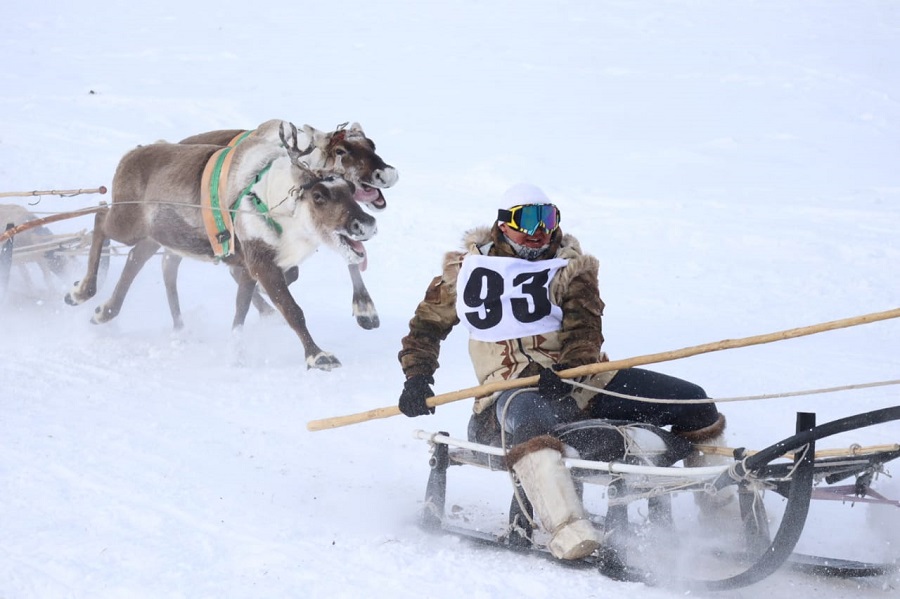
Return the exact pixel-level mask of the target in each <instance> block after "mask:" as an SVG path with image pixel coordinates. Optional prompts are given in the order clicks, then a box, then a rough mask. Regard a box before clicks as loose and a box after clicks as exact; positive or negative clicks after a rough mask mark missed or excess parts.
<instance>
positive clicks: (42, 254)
mask: <svg viewBox="0 0 900 599" xmlns="http://www.w3.org/2000/svg"><path fill="white" fill-rule="evenodd" d="M36 218H37V217H36V216H35V215H34V214H32V213H31V212H30V211H29V210H28V209H27V208H25V207H24V206H19V205H18V204H0V232H2V231H3V229H4V228H5V227H7V226H8V225H21V224H23V223H26V222H30V221H33V220H35V219H36ZM75 237H76V236H74V235H73V236H72V237H71V238H70V239H67V241H71V239H72V238H75ZM10 244H11V245H12V242H10ZM63 246H64V243H63V242H62V241H60V236H54V235H53V232H52V231H50V229H48V228H47V227H45V226H38V227H34V228H30V229H28V230H26V231H22V232H21V233H18V234H17V235H16V236H15V247H16V248H17V250H16V254H21V260H17V261H16V262H17V264H18V266H19V267H20V270H21V274H22V277H23V279H24V280H25V283H26V285H27V286H28V287H32V282H31V277H30V275H29V274H28V264H29V263H33V264H35V265H36V266H37V267H38V268H39V269H40V271H41V274H42V275H43V278H44V283H45V284H46V286H47V288H48V289H50V288H53V286H54V283H53V279H52V277H51V275H55V276H56V277H58V278H59V279H62V280H65V279H66V278H67V277H68V269H69V268H70V267H71V266H72V265H73V264H74V260H73V258H72V257H71V256H68V255H66V254H65V253H64V252H63V250H64V249H65V248H64V247H63ZM7 274H8V273H7Z"/></svg>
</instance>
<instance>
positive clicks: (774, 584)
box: [0, 0, 900, 599]
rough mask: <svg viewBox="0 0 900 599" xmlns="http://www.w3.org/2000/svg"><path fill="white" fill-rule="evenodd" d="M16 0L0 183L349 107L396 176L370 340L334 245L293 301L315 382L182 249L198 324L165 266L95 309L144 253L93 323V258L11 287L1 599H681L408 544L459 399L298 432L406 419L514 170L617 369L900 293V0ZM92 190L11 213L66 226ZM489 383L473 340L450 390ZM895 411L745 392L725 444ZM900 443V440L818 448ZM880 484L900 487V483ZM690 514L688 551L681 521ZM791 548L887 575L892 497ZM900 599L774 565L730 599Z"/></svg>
mask: <svg viewBox="0 0 900 599" xmlns="http://www.w3.org/2000/svg"><path fill="white" fill-rule="evenodd" d="M0 17H2V18H0V181H2V184H0V191H28V190H33V189H65V188H79V187H81V188H89V187H97V186H99V185H110V183H111V178H112V173H113V170H114V169H115V165H116V163H117V161H118V159H119V158H120V157H121V155H122V154H124V153H125V152H126V151H128V150H129V149H131V148H132V147H133V146H135V145H137V144H140V143H149V142H153V141H155V140H158V139H168V140H177V139H180V138H182V137H185V136H187V135H190V134H193V133H197V132H201V131H205V130H210V129H217V128H234V127H248V128H249V127H253V126H255V125H257V124H259V123H261V122H263V121H265V120H268V119H271V118H284V119H289V120H292V121H294V122H295V123H297V124H303V123H309V124H312V125H314V126H316V127H318V128H320V129H330V128H333V127H334V126H335V125H337V124H339V123H342V122H344V121H359V122H360V123H362V125H363V126H364V128H365V129H366V131H367V133H368V134H369V135H370V137H372V138H373V139H374V140H375V141H376V142H377V144H378V150H379V152H380V154H381V155H382V156H383V157H384V158H385V159H386V160H387V161H388V162H390V163H391V164H393V165H394V166H396V167H397V168H398V169H399V171H400V182H399V184H398V185H397V186H396V187H395V188H394V189H392V190H390V191H389V193H387V194H386V195H387V198H388V203H389V206H388V209H387V211H385V212H384V213H382V214H381V215H379V217H378V219H379V235H378V236H377V237H376V238H375V239H374V240H373V241H371V242H370V243H369V244H367V247H368V250H369V264H370V266H369V269H368V271H367V272H366V273H365V278H366V281H367V284H368V286H369V289H370V291H371V293H372V296H373V298H374V299H375V302H376V305H377V307H378V309H379V313H380V317H381V323H382V324H381V327H380V328H379V329H377V330H374V331H364V330H362V329H360V328H359V327H357V326H356V324H355V322H354V320H353V318H352V317H351V316H350V283H349V280H348V277H347V276H346V269H345V267H344V266H343V265H342V264H341V263H340V262H339V260H338V258H337V256H335V255H333V254H329V253H326V252H322V253H320V254H317V255H315V256H314V257H313V258H311V259H310V260H309V261H308V262H306V263H304V264H303V266H302V267H301V280H300V282H298V283H297V284H296V285H294V287H293V291H294V293H295V295H296V297H297V298H298V301H299V303H300V304H301V306H303V308H304V310H305V311H306V313H307V317H308V320H309V322H310V326H311V329H312V332H313V334H314V336H315V337H316V339H317V341H318V342H319V344H320V345H322V346H323V347H324V348H325V349H327V350H329V351H332V352H334V353H335V354H336V355H337V356H338V358H339V359H340V360H341V361H342V362H343V367H342V368H340V369H338V370H335V371H333V372H328V373H325V372H311V371H307V370H306V369H305V367H304V366H303V360H302V351H301V348H300V344H299V342H298V340H297V339H296V338H295V336H294V335H293V333H291V331H290V330H289V329H288V328H287V327H286V326H285V325H284V324H283V322H281V321H280V319H279V318H266V319H260V318H258V317H257V316H256V315H255V314H252V315H251V318H250V319H249V320H248V324H247V326H246V327H245V329H244V331H243V332H242V333H241V334H234V333H232V332H231V331H230V330H229V323H230V319H231V311H232V305H233V293H234V285H233V283H232V282H231V279H230V278H229V277H228V275H227V273H226V271H225V270H224V269H222V268H218V269H216V268H214V267H212V266H209V265H207V264H201V263H190V262H187V261H186V262H185V263H183V265H182V275H181V280H180V287H181V296H182V307H183V309H184V312H185V321H186V323H187V327H186V329H185V330H184V331H182V332H180V333H177V334H176V333H173V332H172V330H171V322H170V320H169V315H168V310H167V308H166V304H165V296H164V293H163V289H162V278H161V275H160V270H159V264H158V260H153V261H151V263H150V264H149V265H148V266H147V268H146V269H145V272H143V273H142V275H141V276H140V277H138V279H137V281H136V283H135V286H134V288H133V289H132V291H131V293H130V295H129V297H128V300H127V301H126V304H125V307H124V309H123V311H122V314H121V315H120V316H119V317H118V318H117V319H116V320H115V321H114V322H112V323H110V324H108V325H104V326H94V325H91V324H90V323H89V319H90V315H91V313H92V311H93V309H94V307H95V306H96V305H97V304H98V303H99V302H101V301H103V300H105V298H106V297H108V295H109V293H110V291H111V285H112V284H111V282H112V281H113V280H114V277H115V275H116V274H117V270H118V269H121V265H122V260H123V259H122V258H117V259H114V260H113V263H112V268H111V273H110V277H109V279H108V280H107V285H106V286H105V287H104V288H103V289H101V291H100V292H99V293H98V296H97V298H96V299H95V300H93V301H91V302H88V303H87V304H85V305H83V306H79V307H75V308H73V307H69V306H66V305H65V304H64V303H63V301H62V297H63V295H64V293H65V291H66V290H67V288H68V286H69V285H70V284H71V282H72V281H74V280H76V279H77V278H79V277H80V276H81V275H82V273H83V268H84V264H83V260H80V261H79V264H76V265H75V267H74V268H73V272H72V274H71V276H70V279H71V280H66V281H64V282H63V281H56V280H55V281H52V282H51V284H50V285H49V287H48V286H47V285H45V284H44V282H43V281H42V279H41V277H40V276H39V275H37V273H36V272H33V273H32V275H31V278H32V283H33V284H32V285H31V287H29V286H28V285H27V284H26V281H25V280H24V279H23V278H22V276H21V273H20V272H14V273H13V278H12V280H11V289H10V290H9V293H8V294H7V296H6V298H5V300H4V302H3V304H2V306H0V322H2V328H0V331H2V340H3V343H2V344H0V389H2V393H0V597H2V598H4V599H7V598H8V599H13V598H15V599H19V598H32V597H34V598H37V597H40V598H57V597H59V598H63V597H65V598H69V597H72V598H75V597H78V598H80V597H91V598H93V597H190V598H191V599H194V598H199V597H242V598H243V597H329V598H332V597H360V596H367V597H392V598H393V597H435V598H450V597H460V596H466V597H471V598H472V599H481V598H488V597H535V598H538V597H548V596H553V597H577V598H579V599H580V598H585V597H604V598H616V597H631V596H635V595H637V594H640V595H641V596H642V597H646V598H647V599H651V598H674V597H683V596H684V592H683V591H679V590H674V589H667V588H664V587H663V588H647V587H644V586H642V585H638V584H634V583H617V582H613V581H610V580H607V579H603V578H599V577H598V576H597V575H595V574H591V573H588V572H581V571H572V570H569V569H565V568H560V567H559V566H557V565H555V564H552V563H550V562H545V561H542V560H535V559H531V558H527V557H521V556H515V555H510V554H507V553H498V552H495V551H489V550H484V549H480V548H476V547H472V546H470V545H467V544H462V543H460V542H458V541H456V540H454V539H450V538H442V537H434V536H430V535H428V534H426V533H424V532H422V531H420V530H419V529H418V528H417V526H416V516H417V514H418V513H419V511H420V508H421V501H422V495H423V492H424V486H425V481H426V479H427V475H428V463H427V460H428V455H427V447H426V445H425V444H424V443H422V442H420V441H416V440H414V439H413V438H412V431H413V430H414V429H417V428H424V429H427V430H448V431H451V433H453V434H455V435H457V436H463V435H464V431H465V424H466V421H467V419H468V414H469V402H468V401H463V402H459V403H456V404H451V405H447V406H443V407H441V408H439V409H438V412H437V414H436V415H435V416H431V417H427V418H420V419H417V420H409V419H406V418H404V417H397V418H392V419H386V420H379V421H375V422H368V423H364V424H360V425H357V426H353V427H347V428H341V429H335V430H329V431H323V432H316V433H311V432H308V431H307V430H306V423H307V422H308V421H310V420H315V419H321V418H327V417H330V416H337V415H344V414H350V413H356V412H362V411H366V410H369V409H372V408H377V407H382V406H387V405H393V404H395V402H396V398H397V396H398V394H399V391H400V389H401V386H402V380H403V377H402V374H401V372H400V369H399V366H398V364H397V361H396V354H397V351H398V349H399V340H400V338H401V337H402V335H403V334H404V333H405V330H406V323H407V321H408V319H409V317H410V316H411V315H412V311H413V308H414V306H415V304H416V303H417V302H418V301H419V299H420V298H421V296H422V294H423V292H424V289H425V286H426V285H427V283H428V281H429V280H430V279H431V277H432V276H433V275H434V274H436V273H437V271H438V267H439V264H440V260H441V256H442V254H443V252H444V251H445V250H447V249H451V248H453V247H455V246H456V245H457V244H458V242H459V239H460V237H461V234H462V232H463V231H464V230H465V229H467V228H469V227H472V226H476V225H480V224H487V223H488V222H489V220H490V219H491V218H492V216H493V214H494V211H495V210H496V208H497V200H496V199H497V198H498V197H499V195H500V194H501V193H502V192H503V190H504V189H506V187H508V186H509V185H511V184H513V183H515V182H518V181H530V182H533V183H536V184H538V185H540V186H542V187H543V188H544V189H545V190H546V191H547V193H548V194H549V195H550V196H551V197H552V198H554V199H555V201H556V202H557V204H558V205H559V206H560V208H561V210H562V213H563V228H564V229H565V230H567V231H568V232H570V233H573V234H575V235H576V236H578V237H579V238H580V240H581V242H582V245H583V246H584V248H585V249H586V250H587V251H589V252H591V253H593V254H595V255H596V256H598V257H599V258H600V262H601V273H600V278H601V287H602V293H603V297H604V300H605V301H606V303H607V311H606V316H605V320H604V332H605V335H606V338H607V343H606V346H605V349H606V350H607V351H608V352H609V353H610V354H611V356H612V357H613V358H625V357H630V356H635V355H642V354H648V353H653V352H659V351H664V350H669V349H676V348H680V347H687V346H691V345H696V344H700V343H705V342H711V341H717V340H720V339H726V338H737V337H744V336H749V335H756V334H762V333H767V332H771V331H776V330H781V329H787V328H792V327H797V326H803V325H809V324H814V323H817V322H823V321H828V320H834V319H838V318H844V317H849V316H854V315H859V314H866V313H869V312H876V311H882V310H888V309H891V308H895V307H898V306H900V293H898V291H897V290H898V287H897V283H896V277H897V273H898V267H897V265H898V264H900V243H898V241H897V234H896V232H897V230H898V228H900V175H898V170H897V163H898V157H900V35H898V34H900V6H898V5H897V4H896V3H892V2H884V1H859V2H854V3H837V2H819V3H810V2H800V1H795V2H747V1H738V2H728V3H721V2H714V1H702V0H701V1H689V0H672V1H669V2H653V3H630V2H616V1H606V0H604V1H598V2H587V1H580V2H579V1H569V2H565V1H562V2H556V3H553V4H552V6H551V4H548V3H543V2H537V1H535V0H528V1H525V2H523V1H516V2H513V1H507V0H498V1H496V2H489V3H486V2H476V1H474V0H463V1H460V2H454V3H446V4H438V3H430V2H426V3H423V2H413V1H401V0H393V1H389V2H383V3H371V2H361V1H358V0H348V1H346V2H342V3H327V2H320V3H300V2H277V1H275V2H266V3H262V4H259V3H257V4H245V5H242V6H240V7H233V6H227V7H226V6H225V5H221V4H219V3H213V2H208V1H205V0H201V1H188V2H184V1H182V2H171V1H169V0H162V1H160V2H156V3H154V6H152V7H151V6H149V5H143V4H140V3H138V4H130V5H127V6H124V5H122V4H121V3H117V2H105V1H99V2H98V1H94V2H89V3H71V2H60V1H58V0H39V1H37V2H23V1H22V0H11V1H9V2H6V3H5V4H4V6H3V8H2V9H0ZM99 199H101V198H100V197H99V196H93V197H91V196H80V197H76V198H55V197H44V198H41V199H40V201H37V199H36V198H31V199H26V198H16V199H12V200H9V199H5V200H3V201H7V202H15V203H19V204H22V205H25V204H27V203H33V204H34V205H32V206H31V209H32V210H33V211H35V212H37V213H47V212H58V211H63V210H72V209H75V208H81V207H84V206H89V205H93V204H94V203H96V202H97V201H98V200H99ZM106 199H108V197H107V198H106ZM91 227H92V222H91V220H90V218H81V219H77V220H72V221H65V222H60V223H55V224H54V225H52V226H51V228H52V229H53V230H54V231H55V232H67V231H77V230H81V229H90V228H91ZM898 337H900V322H898V321H885V322H881V323H875V324H869V325H866V326H861V327H856V328H853V329H845V330H842V331H837V332H831V333H823V334H820V335H815V336H812V337H806V338H802V339H797V340H793V341H784V342H780V343H776V344H770V345H764V346H757V347H753V348H747V349H738V350H731V351H726V352H719V353H715V354H707V355H704V356H699V357H695V358H691V359H686V360H681V361H677V362H670V363H666V364H661V365H659V366H658V367H657V368H658V369H659V370H662V371H664V372H668V373H671V374H675V375H678V376H682V377H685V378H688V379H690V380H693V381H696V382H698V383H700V384H702V385H703V386H704V387H705V388H706V389H707V391H708V392H709V393H710V394H711V395H712V396H714V397H734V396H742V395H753V394H761V393H777V392H783V391H795V390H802V389H812V388H822V387H830V386H836V385H846V384H854V383H866V382H873V381H883V380H890V379H896V378H898V371H900V368H898V367H900V358H898V356H897V349H898V346H897V338H898ZM473 384H474V378H473V375H472V372H471V367H470V365H469V363H468V358H467V352H466V350H465V338H464V335H463V333H462V332H455V333H454V334H453V335H451V337H450V339H448V341H447V342H446V344H445V347H444V351H443V353H442V368H441V370H440V371H439V372H438V375H437V384H436V385H435V390H436V391H437V392H439V393H441V392H449V391H453V390H455V389H459V388H463V387H470V386H472V385H473ZM897 403H898V402H897V395H896V389H895V388H880V389H868V390H859V391H853V392H845V393H840V394H832V395H819V396H813V397H800V398H793V399H775V400H767V401H760V402H743V403H734V404H728V405H723V407H722V409H723V411H724V412H725V413H726V414H727V416H728V418H729V422H730V426H729V430H728V438H729V442H731V443H732V444H733V445H740V446H746V447H750V448H759V447H763V446H766V445H768V444H770V443H772V442H774V441H776V440H778V439H780V438H782V437H785V436H788V435H789V434H791V433H792V431H793V422H794V417H795V416H794V415H795V413H796V412H797V411H815V412H816V413H817V414H818V418H819V421H820V422H825V421H828V420H832V419H835V418H839V417H843V416H848V415H851V414H854V413H858V412H863V411H867V410H871V409H876V408H881V407H886V406H892V405H897ZM898 440H900V425H898V424H896V423H893V424H890V425H883V426H879V427H874V428H871V429H867V430H866V431H865V433H864V434H855V435H847V436H843V437H841V438H833V439H831V440H830V441H829V443H828V446H844V445H846V444H848V443H853V442H859V443H861V444H877V443H896V442H898ZM895 470H896V467H895ZM895 476H896V474H895ZM878 488H879V489H880V490H881V491H882V492H884V493H885V494H888V495H891V496H893V497H894V498H900V483H898V479H897V478H896V477H895V478H894V479H884V478H882V479H881V480H880V481H879V486H878ZM450 492H451V496H450V498H449V501H448V505H455V506H459V507H460V508H462V511H461V512H459V517H460V519H462V518H463V517H466V518H469V519H470V520H471V521H472V522H473V523H476V524H478V525H482V526H490V525H491V523H496V525H497V527H500V526H501V525H502V522H503V519H504V512H505V509H506V507H507V506H508V501H509V487H508V482H507V481H506V480H505V478H504V477H503V476H502V475H500V474H496V473H494V474H492V473H487V472H480V471H473V472H465V471H463V472H459V471H453V472H452V474H451V491H450ZM588 499H589V502H590V503H591V506H592V507H597V508H602V503H603V498H602V497H599V496H589V497H588ZM676 500H677V506H680V507H682V508H683V509H681V510H679V518H678V526H679V529H680V530H681V531H682V532H683V533H684V534H685V535H692V533H693V532H694V531H695V530H696V524H695V519H696V514H695V513H694V512H693V510H692V504H691V502H690V501H689V498H687V497H683V496H679V497H677V498H676ZM767 502H769V503H770V505H771V506H772V510H773V513H774V514H775V515H776V516H777V508H778V506H779V504H780V502H779V500H778V499H777V498H776V497H767ZM800 549H801V550H804V551H806V552H809V553H822V554H830V555H835V556H840V557H849V558H859V559H878V560H891V559H897V558H898V557H900V518H898V512H897V510H896V509H892V510H887V509H880V510H879V509H871V508H870V507H867V506H864V505H856V506H852V507H851V506H849V505H839V504H827V505H820V504H816V505H814V508H813V510H812V512H811V514H810V519H809V522H808V524H807V528H806V530H805V531H804V535H803V538H802V539H801V542H800ZM687 567H688V569H692V568H693V566H692V565H691V562H690V561H688V566H687ZM691 573H692V572H688V574H691ZM898 588H900V581H898V580H897V579H896V578H894V579H889V580H884V579H878V580H866V581H844V582H838V581H832V580H822V579H816V578H810V577H807V576H802V575H798V574H789V573H779V574H777V575H776V576H773V577H772V578H770V579H768V580H766V581H764V582H763V583H761V584H759V585H757V586H754V587H750V588H748V589H743V590H739V591H734V592H730V593H723V594H721V595H720V596H728V597H741V598H749V597H757V596H761V595H763V594H765V595H766V596H768V597H771V598H773V599H776V598H781V597H792V598H793V597H798V596H812V595H813V594H815V595H816V596H818V597H820V598H822V599H837V598H839V597H841V598H843V597H884V598H887V597H891V596H894V595H896V593H897V589H898Z"/></svg>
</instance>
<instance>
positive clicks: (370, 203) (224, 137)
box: [163, 123, 398, 330]
mask: <svg viewBox="0 0 900 599" xmlns="http://www.w3.org/2000/svg"><path fill="white" fill-rule="evenodd" d="M346 125H347V123H344V124H343V125H339V126H338V127H337V128H336V129H335V130H334V131H332V132H330V133H324V132H322V131H319V130H318V129H315V128H314V127H311V126H309V125H304V126H303V134H304V136H305V144H306V149H305V150H304V153H306V156H305V157H304V160H305V161H306V162H307V164H308V165H309V166H310V168H325V169H330V170H336V171H338V172H341V173H342V175H343V177H344V178H345V179H348V180H350V181H352V182H353V183H354V184H355V185H356V193H355V194H354V196H353V197H354V199H355V200H356V201H357V202H359V203H361V204H363V205H365V206H366V207H367V208H370V209H371V210H373V211H375V212H380V211H381V210H384V209H385V208H386V207H387V201H386V200H385V199H384V195H383V194H382V193H381V190H380V189H379V188H387V187H391V186H392V185H394V184H395V183H396V182H397V177H398V175H397V169H395V168H394V167H392V166H390V165H389V164H386V163H385V162H384V160H382V159H381V157H380V156H378V154H376V153H375V144H374V142H372V140H370V139H369V138H367V137H366V135H365V133H364V132H363V129H362V127H361V126H360V125H359V123H353V124H352V125H350V127H349V128H346ZM247 133H248V131H246V130H245V129H222V130H218V131H209V132H206V133H200V134H198V135H193V136H191V137H187V138H185V139H182V140H181V141H180V142H178V143H180V144H214V145H217V146H227V145H234V144H237V143H239V142H240V140H241V138H242V137H243V136H244V135H246V134H247ZM180 264H181V257H180V256H178V255H177V254H174V253H172V252H166V253H165V254H164V255H163V280H164V282H165V287H166V296H167V298H168V302H169V310H170V312H171V313H172V322H173V324H174V326H175V328H176V329H180V328H182V327H183V326H184V322H183V320H182V318H181V308H180V303H179V300H178V288H177V279H178V267H179V265H180ZM365 268H366V262H365V261H364V262H362V263H361V264H349V265H348V266H347V269H348V270H349V272H350V280H351V282H352V284H353V304H352V306H353V309H352V313H353V316H354V318H356V322H357V324H359V326H361V327H362V328H364V329H367V330H368V329H374V328H377V327H378V326H379V325H380V320H379V318H378V312H377V311H376V309H375V303H374V302H373V301H372V297H371V296H370V295H369V290H368V289H366V285H365V283H364V282H363V280H362V274H361V271H362V270H365ZM232 276H233V277H235V280H237V276H238V275H237V273H235V272H232ZM297 276H298V272H297V268H295V267H292V268H290V269H288V270H287V271H286V272H285V277H286V278H287V281H288V285H290V284H292V283H293V282H294V281H296V280H297ZM252 302H253V305H254V306H255V307H256V309H257V310H258V311H259V312H260V314H268V313H271V312H272V311H273V310H272V307H271V306H269V304H268V303H267V302H266V301H265V300H264V299H263V298H262V296H261V295H260V294H259V292H258V291H257V290H256V289H255V288H254V289H253V290H252ZM235 322H237V319H236V321H235ZM238 324H243V320H241V322H240V323H238Z"/></svg>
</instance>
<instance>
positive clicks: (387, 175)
mask: <svg viewBox="0 0 900 599" xmlns="http://www.w3.org/2000/svg"><path fill="white" fill-rule="evenodd" d="M372 178H373V179H374V180H375V181H376V182H377V183H378V184H379V185H378V186H379V187H390V186H391V185H394V184H395V183H396V182H397V179H399V178H400V174H399V173H398V172H397V169H395V168H394V167H392V166H388V167H385V168H383V169H378V170H377V171H375V172H374V173H373V175H372Z"/></svg>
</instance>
